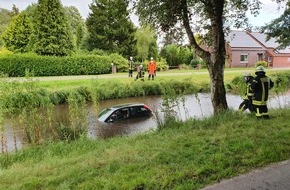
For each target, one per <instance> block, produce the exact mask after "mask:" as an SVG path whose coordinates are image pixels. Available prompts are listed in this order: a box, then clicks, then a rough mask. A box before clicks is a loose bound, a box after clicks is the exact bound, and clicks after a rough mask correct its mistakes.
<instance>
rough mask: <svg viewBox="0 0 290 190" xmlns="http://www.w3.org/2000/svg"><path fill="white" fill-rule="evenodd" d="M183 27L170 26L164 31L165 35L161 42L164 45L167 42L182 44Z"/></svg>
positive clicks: (167, 43)
mask: <svg viewBox="0 0 290 190" xmlns="http://www.w3.org/2000/svg"><path fill="white" fill-rule="evenodd" d="M185 35H186V34H185V32H184V29H182V28H180V27H177V28H171V29H170V30H168V31H167V32H166V33H165V36H164V38H163V40H162V44H163V45H164V46H166V45H169V44H177V45H182V44H183V42H184V36H185Z"/></svg>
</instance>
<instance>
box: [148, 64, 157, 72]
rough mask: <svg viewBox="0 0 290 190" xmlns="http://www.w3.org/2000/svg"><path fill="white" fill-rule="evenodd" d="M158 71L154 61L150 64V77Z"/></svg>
mask: <svg viewBox="0 0 290 190" xmlns="http://www.w3.org/2000/svg"><path fill="white" fill-rule="evenodd" d="M155 70H156V64H155V63H154V62H153V61H152V62H149V63H148V73H149V75H153V74H154V71H155Z"/></svg>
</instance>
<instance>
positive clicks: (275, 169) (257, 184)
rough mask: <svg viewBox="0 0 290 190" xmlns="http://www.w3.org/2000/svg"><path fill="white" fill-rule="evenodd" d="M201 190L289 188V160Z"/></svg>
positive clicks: (274, 189) (289, 189)
mask: <svg viewBox="0 0 290 190" xmlns="http://www.w3.org/2000/svg"><path fill="white" fill-rule="evenodd" d="M202 190H290V160H287V161H284V162H280V163H276V164H272V165H270V166H268V167H266V168H263V169H259V170H255V171H253V172H250V173H248V174H244V175H241V176H238V177H235V178H232V179H228V180H224V181H221V182H220V183H217V184H214V185H212V186H208V187H205V188H203V189H202Z"/></svg>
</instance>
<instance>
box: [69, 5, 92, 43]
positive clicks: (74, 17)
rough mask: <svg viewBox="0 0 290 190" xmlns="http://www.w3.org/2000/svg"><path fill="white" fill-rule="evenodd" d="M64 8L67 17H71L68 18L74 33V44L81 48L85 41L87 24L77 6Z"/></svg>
mask: <svg viewBox="0 0 290 190" xmlns="http://www.w3.org/2000/svg"><path fill="white" fill-rule="evenodd" d="M64 8H65V11H66V15H67V17H68V18H69V19H68V23H69V30H71V31H72V34H73V39H74V43H75V45H74V46H75V47H77V48H78V49H79V48H80V47H81V46H82V44H83V43H84V38H85V36H86V33H87V28H86V24H85V22H84V20H83V18H82V16H81V14H80V13H79V11H78V9H77V8H76V7H74V6H70V7H64Z"/></svg>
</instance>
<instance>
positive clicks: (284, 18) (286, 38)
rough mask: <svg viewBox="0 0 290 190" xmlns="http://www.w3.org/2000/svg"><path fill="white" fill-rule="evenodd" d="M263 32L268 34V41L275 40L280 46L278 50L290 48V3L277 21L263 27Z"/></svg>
mask: <svg viewBox="0 0 290 190" xmlns="http://www.w3.org/2000/svg"><path fill="white" fill-rule="evenodd" d="M262 32H265V33H267V40H269V39H270V38H275V39H276V40H277V42H278V43H279V44H280V45H279V46H278V49H285V48H286V47H287V46H290V1H288V2H287V4H286V9H285V11H284V13H283V14H282V15H281V16H280V17H279V18H277V19H275V20H273V21H272V22H270V23H269V24H268V25H266V26H264V27H262Z"/></svg>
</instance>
